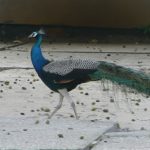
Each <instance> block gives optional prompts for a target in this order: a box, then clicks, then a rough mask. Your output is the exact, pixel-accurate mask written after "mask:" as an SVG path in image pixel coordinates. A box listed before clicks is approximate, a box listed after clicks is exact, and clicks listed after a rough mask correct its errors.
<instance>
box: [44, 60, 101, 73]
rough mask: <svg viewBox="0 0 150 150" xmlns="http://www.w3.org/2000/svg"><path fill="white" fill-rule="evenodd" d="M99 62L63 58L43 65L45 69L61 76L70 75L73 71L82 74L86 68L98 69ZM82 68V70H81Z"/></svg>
mask: <svg viewBox="0 0 150 150" xmlns="http://www.w3.org/2000/svg"><path fill="white" fill-rule="evenodd" d="M98 65H99V62H96V61H89V60H80V59H78V60H63V61H54V62H51V63H49V64H47V65H45V66H44V67H43V70H44V71H45V72H48V73H53V74H56V75H60V76H65V75H68V74H70V73H72V72H74V73H78V74H82V73H83V71H86V70H91V71H92V70H96V68H97V67H98ZM79 70H80V71H79Z"/></svg>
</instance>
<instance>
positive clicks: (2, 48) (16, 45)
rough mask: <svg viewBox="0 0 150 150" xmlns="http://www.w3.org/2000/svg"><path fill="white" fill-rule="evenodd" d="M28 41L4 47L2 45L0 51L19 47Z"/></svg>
mask: <svg viewBox="0 0 150 150" xmlns="http://www.w3.org/2000/svg"><path fill="white" fill-rule="evenodd" d="M27 43H29V40H27V41H24V42H22V43H18V44H14V45H10V46H4V47H1V48H0V51H6V50H9V49H10V48H13V47H18V46H21V45H25V44H27Z"/></svg>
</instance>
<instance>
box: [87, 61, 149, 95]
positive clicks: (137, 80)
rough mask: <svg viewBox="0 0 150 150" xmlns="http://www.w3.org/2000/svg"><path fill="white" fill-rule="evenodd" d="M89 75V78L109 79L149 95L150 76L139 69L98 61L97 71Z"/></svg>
mask: <svg viewBox="0 0 150 150" xmlns="http://www.w3.org/2000/svg"><path fill="white" fill-rule="evenodd" d="M89 76H90V78H91V80H102V79H106V80H110V81H112V82H113V83H117V84H119V85H125V86H127V87H129V88H132V89H135V90H137V91H138V92H141V93H144V94H147V95H150V76H149V75H147V74H145V73H143V72H141V71H136V70H133V69H130V68H126V67H123V66H118V65H116V64H113V63H108V62H104V61H100V64H99V66H98V67H97V71H96V72H94V73H92V74H90V75H89Z"/></svg>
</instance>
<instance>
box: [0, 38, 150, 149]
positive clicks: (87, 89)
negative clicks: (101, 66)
mask: <svg viewBox="0 0 150 150" xmlns="http://www.w3.org/2000/svg"><path fill="white" fill-rule="evenodd" d="M18 42H19V41H18ZM12 45H14V43H7V44H6V43H2V42H1V43H0V60H1V63H0V149H24V150H25V149H57V150H58V149H59V150H60V149H69V150H70V149H84V150H88V149H92V150H148V149H150V142H149V140H150V109H149V106H150V98H149V97H147V96H145V95H141V94H138V93H133V92H131V91H128V89H127V91H128V92H127V93H124V92H122V91H121V88H119V87H118V86H116V85H112V84H111V83H110V82H106V83H104V84H103V83H101V82H100V81H96V82H89V83H85V84H82V85H80V86H78V87H77V88H76V89H74V90H73V91H71V92H70V94H71V96H72V98H73V100H74V102H75V103H76V107H77V112H78V114H79V116H80V119H79V120H75V118H74V114H73V110H72V109H71V107H70V105H69V104H68V102H67V101H66V100H64V103H63V107H62V108H61V110H59V111H58V113H57V114H56V115H55V116H54V117H53V118H52V119H51V120H48V119H47V116H48V114H50V113H51V112H52V111H53V109H54V108H55V107H56V105H57V103H58V94H57V93H54V92H53V91H51V90H50V89H48V88H47V87H46V86H45V85H44V84H43V83H42V82H41V80H40V79H39V78H38V76H37V74H36V73H35V71H34V69H33V66H32V64H31V60H30V49H31V47H32V45H33V43H27V44H24V45H20V46H14V47H11V46H12ZM42 49H43V52H44V55H45V57H47V58H48V59H54V60H58V59H61V60H62V59H75V58H88V59H94V60H101V61H108V62H113V63H116V64H118V65H123V66H126V67H130V68H133V69H136V70H140V71H144V72H145V73H147V74H149V73H150V60H149V58H150V45H149V44H139V43H133V44H101V43H97V40H96V39H91V41H90V42H88V43H80V44H79V43H43V45H42ZM131 112H132V113H131Z"/></svg>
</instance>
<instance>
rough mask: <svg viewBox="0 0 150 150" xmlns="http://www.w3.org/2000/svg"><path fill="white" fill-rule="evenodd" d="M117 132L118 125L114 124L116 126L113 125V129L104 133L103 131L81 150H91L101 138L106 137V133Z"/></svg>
mask: <svg viewBox="0 0 150 150" xmlns="http://www.w3.org/2000/svg"><path fill="white" fill-rule="evenodd" d="M118 131H120V127H119V125H118V123H116V124H114V125H113V127H111V128H109V129H107V130H106V131H104V132H103V133H102V134H101V135H100V136H99V137H97V138H96V139H95V140H94V141H93V142H91V143H90V144H88V145H87V146H86V147H85V148H83V149H82V150H92V148H94V147H95V146H96V145H97V144H98V143H99V142H100V141H102V140H103V138H104V137H105V136H106V134H107V133H110V132H118Z"/></svg>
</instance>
